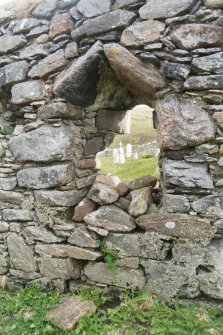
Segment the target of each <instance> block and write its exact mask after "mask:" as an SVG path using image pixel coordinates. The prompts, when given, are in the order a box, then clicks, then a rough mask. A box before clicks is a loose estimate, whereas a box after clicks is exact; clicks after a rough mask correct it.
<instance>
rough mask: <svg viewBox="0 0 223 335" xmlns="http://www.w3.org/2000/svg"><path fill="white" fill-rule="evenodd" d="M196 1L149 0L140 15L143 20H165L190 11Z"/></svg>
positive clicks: (141, 9)
mask: <svg viewBox="0 0 223 335" xmlns="http://www.w3.org/2000/svg"><path fill="white" fill-rule="evenodd" d="M195 2H196V1H195V0H181V1H178V0H165V2H163V1H162V0H148V1H147V2H146V5H145V6H143V7H141V8H140V10H139V14H140V17H141V19H143V20H145V19H164V18H168V17H173V16H178V15H180V14H184V13H185V12H186V11H188V10H189V9H190V8H191V7H192V6H193V4H194V3H195Z"/></svg>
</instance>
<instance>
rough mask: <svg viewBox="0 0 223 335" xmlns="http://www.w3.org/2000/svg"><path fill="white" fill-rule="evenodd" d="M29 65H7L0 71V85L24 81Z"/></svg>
mask: <svg viewBox="0 0 223 335" xmlns="http://www.w3.org/2000/svg"><path fill="white" fill-rule="evenodd" d="M28 70H29V64H28V63H27V62H26V61H21V62H15V63H12V64H8V65H6V66H4V67H3V68H1V69H0V85H6V84H9V83H14V82H17V81H23V80H25V79H26V74H27V72H28Z"/></svg>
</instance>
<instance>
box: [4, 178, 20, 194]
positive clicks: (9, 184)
mask: <svg viewBox="0 0 223 335" xmlns="http://www.w3.org/2000/svg"><path fill="white" fill-rule="evenodd" d="M16 185H17V180H16V178H15V177H10V178H0V190H3V191H11V190H13V189H14V188H15V187H16Z"/></svg>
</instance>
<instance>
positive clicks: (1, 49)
mask: <svg viewBox="0 0 223 335" xmlns="http://www.w3.org/2000/svg"><path fill="white" fill-rule="evenodd" d="M26 43H27V41H26V39H25V38H24V37H23V36H12V35H3V36H1V37H0V53H2V54H6V53H8V52H12V51H15V50H18V49H20V48H22V47H23V46H24V45H26Z"/></svg>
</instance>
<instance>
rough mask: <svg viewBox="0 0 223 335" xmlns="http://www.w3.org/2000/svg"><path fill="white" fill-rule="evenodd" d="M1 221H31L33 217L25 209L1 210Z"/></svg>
mask: <svg viewBox="0 0 223 335" xmlns="http://www.w3.org/2000/svg"><path fill="white" fill-rule="evenodd" d="M2 215H3V219H4V220H6V221H31V220H32V219H33V215H32V213H31V212H29V211H27V210H25V209H3V211H2Z"/></svg>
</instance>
